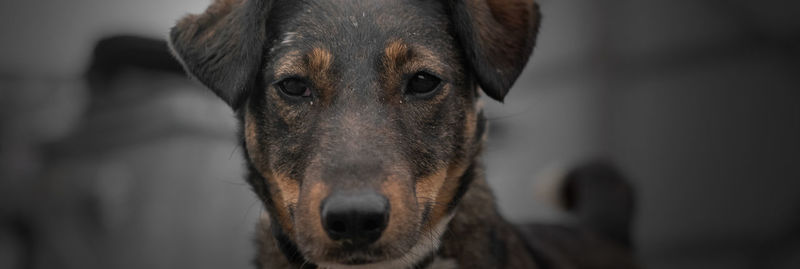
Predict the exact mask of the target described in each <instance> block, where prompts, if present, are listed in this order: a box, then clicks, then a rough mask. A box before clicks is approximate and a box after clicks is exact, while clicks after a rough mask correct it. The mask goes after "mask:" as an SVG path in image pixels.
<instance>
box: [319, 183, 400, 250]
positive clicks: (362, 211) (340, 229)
mask: <svg viewBox="0 0 800 269" xmlns="http://www.w3.org/2000/svg"><path fill="white" fill-rule="evenodd" d="M321 211H322V212H320V213H321V217H322V225H323V228H324V229H325V232H326V233H327V234H328V236H329V237H330V238H331V239H333V240H334V241H339V240H342V241H343V242H346V243H347V244H351V245H353V246H363V245H367V244H370V243H372V242H374V241H376V240H378V238H380V236H381V234H382V233H383V230H384V229H386V226H387V224H388V220H389V202H388V200H387V199H386V197H384V196H382V195H379V194H377V193H374V192H367V193H358V194H332V195H331V196H329V197H328V198H326V199H325V201H323V202H322V208H321Z"/></svg>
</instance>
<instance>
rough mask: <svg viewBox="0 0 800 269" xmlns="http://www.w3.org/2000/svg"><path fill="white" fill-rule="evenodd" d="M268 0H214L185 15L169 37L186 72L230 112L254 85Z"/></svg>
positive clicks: (267, 11) (260, 54)
mask: <svg viewBox="0 0 800 269" xmlns="http://www.w3.org/2000/svg"><path fill="white" fill-rule="evenodd" d="M270 5H271V4H270V1H269V0H215V1H214V3H212V4H211V6H209V7H208V9H207V10H206V11H205V13H203V14H200V15H187V16H186V17H184V18H182V19H181V20H179V21H178V23H177V24H176V25H175V27H173V28H172V30H171V31H170V34H169V43H170V48H171V49H172V51H173V54H174V55H175V56H176V57H177V58H178V60H180V61H181V63H182V64H183V67H184V68H185V69H186V71H187V72H188V73H189V74H190V75H191V76H193V77H194V78H196V79H197V80H199V81H200V82H201V83H203V84H204V85H205V86H206V87H208V88H210V89H211V90H212V91H214V93H216V94H217V95H218V96H219V97H220V98H222V99H223V100H225V102H227V103H228V105H230V106H231V107H232V108H233V109H237V108H238V107H239V106H240V104H241V102H242V101H244V100H243V99H244V98H243V97H244V96H245V94H246V91H247V90H249V89H251V88H252V87H253V86H254V83H255V79H256V77H257V74H258V71H259V67H260V64H261V57H262V52H263V51H264V49H265V48H264V42H265V41H264V40H265V39H266V37H265V35H266V31H265V27H266V26H265V23H266V19H267V14H268V13H269V8H270Z"/></svg>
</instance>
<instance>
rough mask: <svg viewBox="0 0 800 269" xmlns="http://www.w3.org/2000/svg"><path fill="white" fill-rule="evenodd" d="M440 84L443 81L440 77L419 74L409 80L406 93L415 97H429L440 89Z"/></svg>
mask: <svg viewBox="0 0 800 269" xmlns="http://www.w3.org/2000/svg"><path fill="white" fill-rule="evenodd" d="M440 84H442V80H441V79H439V78H438V77H436V76H434V75H431V74H429V73H428V72H419V73H416V74H414V76H413V77H411V79H409V80H408V86H407V89H406V91H407V92H408V93H410V94H415V95H428V94H431V93H433V92H434V91H436V90H437V89H439V85H440Z"/></svg>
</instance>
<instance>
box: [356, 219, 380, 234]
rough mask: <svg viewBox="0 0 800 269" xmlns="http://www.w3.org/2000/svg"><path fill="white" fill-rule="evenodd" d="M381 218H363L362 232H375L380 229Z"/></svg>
mask: <svg viewBox="0 0 800 269" xmlns="http://www.w3.org/2000/svg"><path fill="white" fill-rule="evenodd" d="M382 222H383V221H382V220H379V219H378V218H369V219H366V220H364V224H363V226H361V230H362V231H364V232H375V231H377V230H378V229H382V228H383V227H382V226H383V225H382Z"/></svg>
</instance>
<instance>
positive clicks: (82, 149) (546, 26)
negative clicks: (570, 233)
mask: <svg viewBox="0 0 800 269" xmlns="http://www.w3.org/2000/svg"><path fill="white" fill-rule="evenodd" d="M209 2H210V1H209V0H172V1H163V0H137V1H124V0H72V1H52V0H50V1H48V0H30V1H3V2H1V3H0V268H250V261H251V260H252V257H253V255H254V254H253V252H254V247H253V243H252V242H253V229H254V226H255V221H256V218H257V216H258V215H259V214H260V212H261V211H262V208H261V205H260V204H259V203H258V202H257V201H256V199H255V198H254V195H253V194H251V192H250V190H249V188H248V186H247V185H245V183H244V180H243V178H242V172H243V170H244V169H243V168H244V166H243V164H242V159H241V154H242V152H241V151H242V149H241V148H239V147H238V146H237V142H236V138H235V136H234V131H235V128H236V123H235V121H234V118H233V115H232V112H231V111H230V109H229V108H228V107H227V106H226V105H225V104H224V103H223V102H222V101H220V100H218V99H217V98H216V97H215V96H214V95H213V94H211V92H210V91H208V90H205V89H203V87H202V86H200V85H199V84H197V83H195V82H192V81H189V80H188V79H186V77H185V75H184V74H183V72H182V71H181V70H180V69H179V67H178V66H177V65H176V64H175V62H174V61H172V60H171V58H170V57H169V54H168V53H167V52H166V50H165V47H164V43H163V42H162V41H160V39H161V38H163V37H165V36H166V33H167V30H168V28H169V27H171V26H172V25H173V23H174V22H175V20H176V19H177V18H179V17H181V16H182V15H184V14H186V13H199V12H202V11H203V10H204V9H205V7H206V6H207V5H208V4H209ZM798 3H800V2H793V1H779V0H767V1H744V0H727V1H722V0H636V1H634V0H611V1H577V0H540V4H541V6H542V12H543V13H544V19H543V22H542V29H541V34H540V36H539V43H538V47H537V48H536V50H535V52H534V57H533V58H532V61H531V63H530V64H529V65H528V66H527V68H526V69H525V72H524V74H523V75H522V77H521V78H520V79H519V80H518V82H517V83H516V85H515V87H514V89H512V90H511V93H510V95H509V96H508V97H507V99H506V100H507V101H506V103H505V104H499V103H496V102H493V101H490V100H488V99H487V100H486V104H487V110H488V112H487V114H488V116H489V118H490V124H491V128H490V134H489V135H490V140H489V143H488V146H487V153H486V156H485V159H486V162H487V164H488V169H487V170H488V172H487V173H488V176H489V180H490V184H492V185H493V187H494V190H495V192H496V194H497V196H498V199H499V201H498V202H499V206H500V209H501V211H502V212H503V214H505V215H506V216H507V217H508V218H509V219H511V220H513V221H516V222H558V221H560V220H561V219H562V218H563V215H562V214H561V213H560V212H558V211H557V210H555V209H553V208H551V207H549V206H548V205H547V204H545V203H542V202H540V201H537V200H535V199H534V198H535V197H534V195H533V193H534V190H533V189H534V187H533V186H534V185H535V184H536V182H537V181H538V180H541V178H542V176H541V175H542V174H546V173H547V172H546V171H550V170H553V169H558V167H569V166H570V165H574V164H576V163H577V162H580V161H583V160H585V159H587V158H593V157H598V156H601V157H606V158H610V159H611V160H613V161H614V162H615V163H616V164H618V165H619V166H620V167H621V168H622V169H623V171H624V172H625V173H626V174H627V175H628V176H629V177H630V178H631V179H632V180H633V183H634V184H635V186H636V189H637V195H638V199H639V204H638V213H637V220H636V224H635V227H636V230H635V231H634V233H635V242H636V245H637V246H638V252H639V253H638V254H639V257H640V259H641V260H642V262H643V263H644V264H645V265H646V267H647V268H656V269H659V268H728V269H736V268H777V269H782V268H786V269H788V268H800V139H798V138H800V5H799V4H798Z"/></svg>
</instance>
